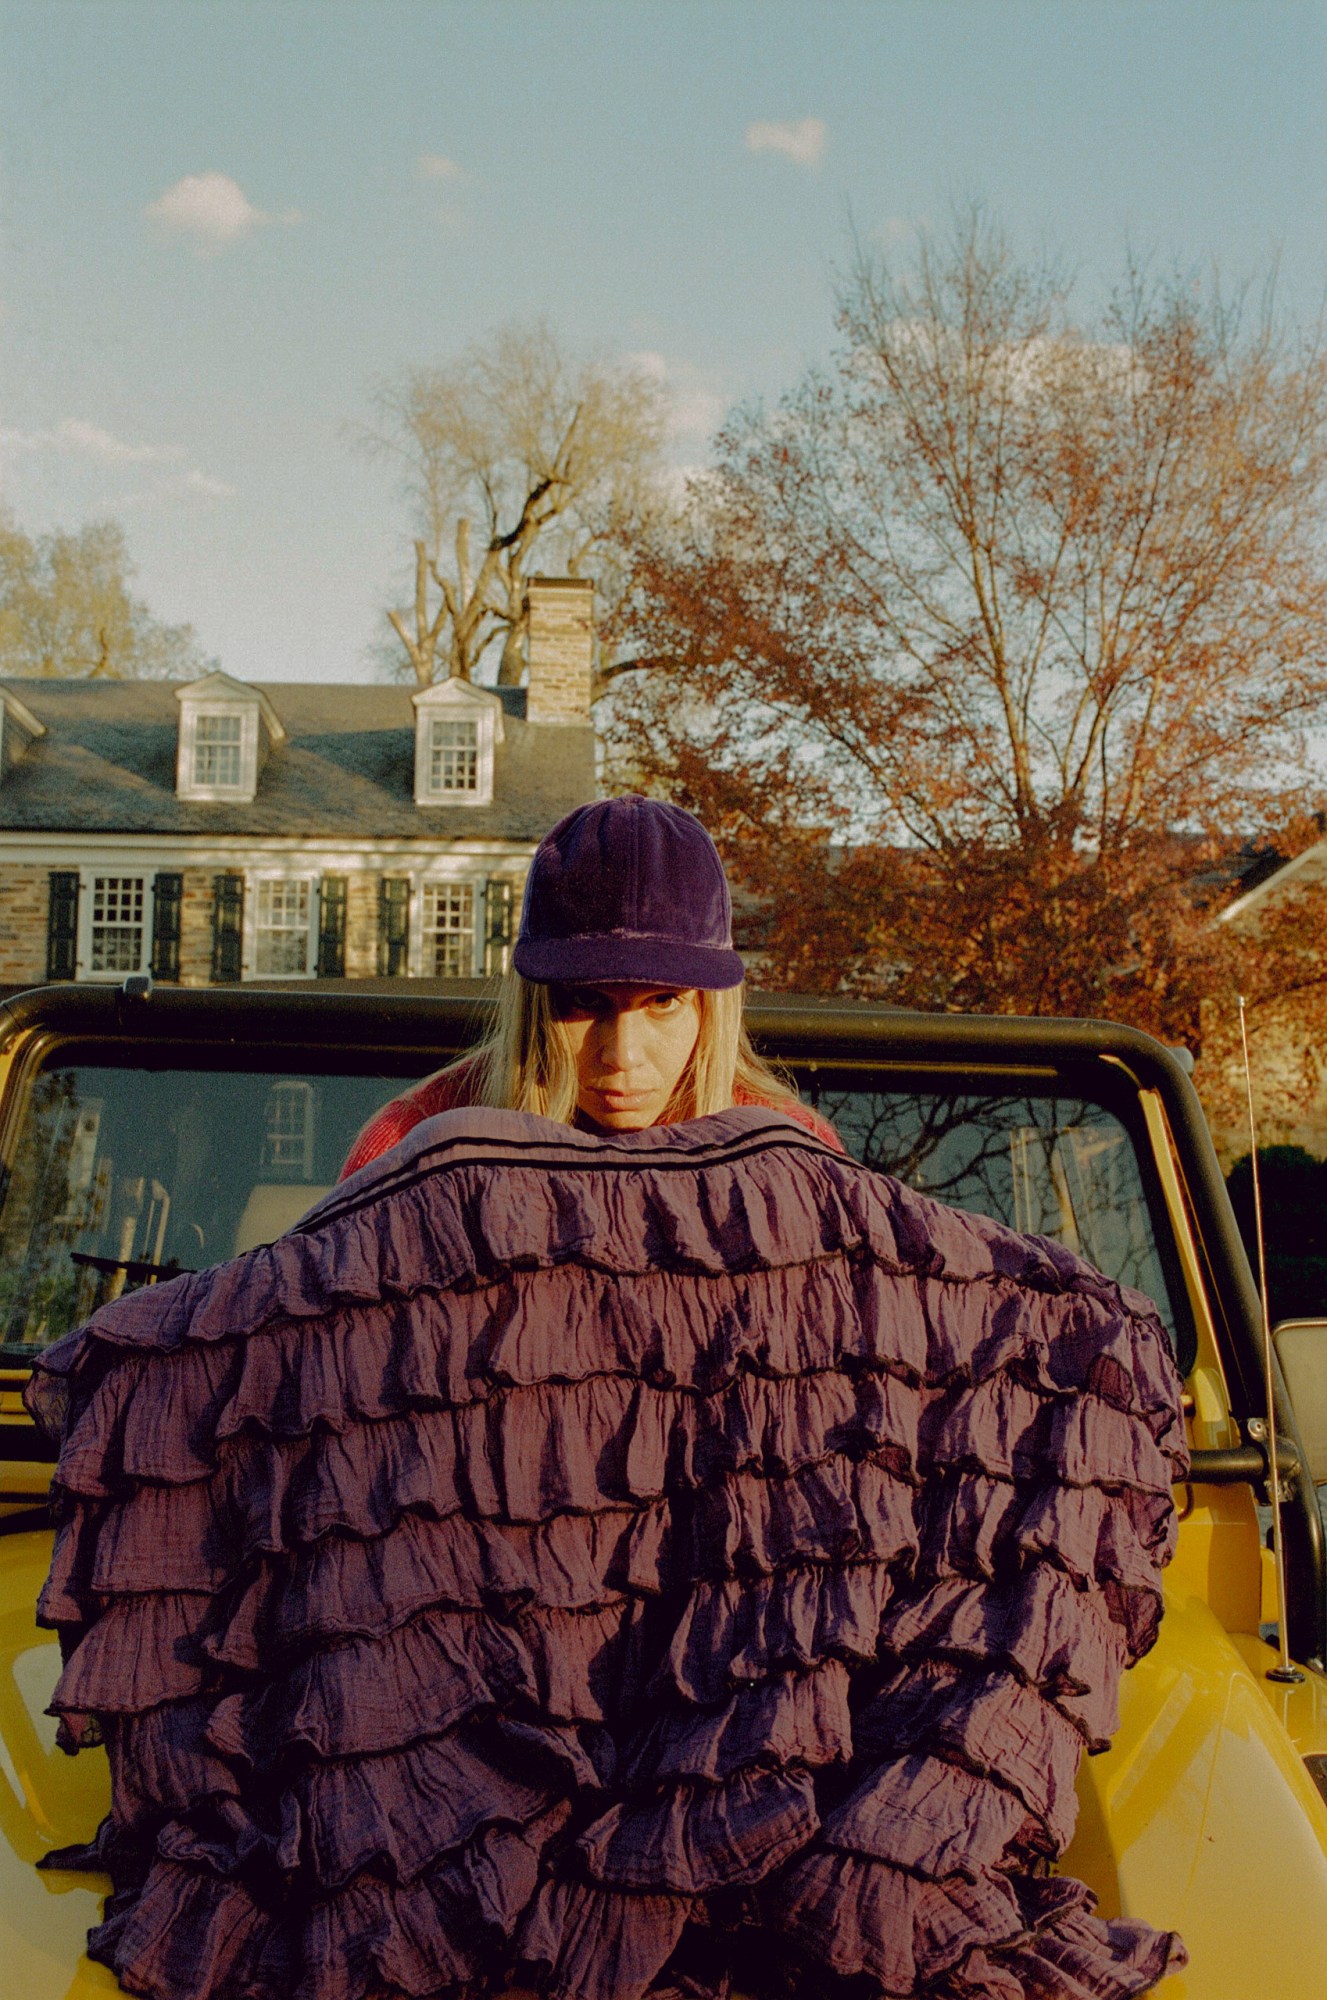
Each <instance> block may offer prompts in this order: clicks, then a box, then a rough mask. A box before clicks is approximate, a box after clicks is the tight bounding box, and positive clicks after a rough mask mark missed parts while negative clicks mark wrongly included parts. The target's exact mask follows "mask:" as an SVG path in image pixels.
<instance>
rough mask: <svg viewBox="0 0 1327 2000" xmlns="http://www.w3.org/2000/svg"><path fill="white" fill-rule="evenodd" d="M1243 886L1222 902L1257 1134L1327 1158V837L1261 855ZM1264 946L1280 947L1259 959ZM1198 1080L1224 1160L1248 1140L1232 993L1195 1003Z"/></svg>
mask: <svg viewBox="0 0 1327 2000" xmlns="http://www.w3.org/2000/svg"><path fill="white" fill-rule="evenodd" d="M1260 859H1261V865H1260V866H1258V867H1255V868H1251V869H1249V870H1247V871H1245V872H1244V881H1245V882H1246V883H1247V885H1248V886H1247V887H1245V888H1244V890H1243V892H1242V894H1240V895H1239V896H1237V897H1236V898H1235V900H1234V901H1233V902H1231V903H1228V904H1227V905H1226V907H1225V909H1223V910H1222V912H1221V914H1220V916H1219V918H1218V919H1217V921H1218V923H1219V924H1220V925H1222V926H1223V927H1224V928H1225V929H1227V930H1228V931H1229V933H1230V934H1231V941H1232V942H1233V943H1234V945H1235V948H1236V951H1237V954H1238V956H1239V958H1240V960H1241V961H1242V969H1241V972H1240V975H1239V976H1240V980H1241V983H1242V984H1243V985H1244V988H1245V991H1246V994H1247V995H1248V1000H1247V1029H1248V1041H1249V1062H1250V1071H1251V1078H1252V1084H1253V1095H1254V1109H1255V1115H1256V1118H1257V1125H1258V1143H1259V1146H1260V1147H1265V1146H1297V1147H1302V1148H1303V1149H1304V1150H1305V1151H1306V1152H1309V1153H1312V1154H1313V1155H1314V1156H1315V1157H1317V1158H1319V1159H1324V1158H1327V951H1325V950H1324V940H1325V939H1327V839H1320V840H1316V841H1314V842H1313V843H1312V844H1311V845H1310V846H1308V847H1306V848H1304V849H1303V850H1302V852H1300V853H1299V854H1297V855H1295V856H1294V858H1293V859H1290V860H1287V859H1285V858H1284V857H1283V856H1276V855H1264V856H1262V857H1260ZM1266 948H1270V949H1271V950H1272V951H1276V950H1277V949H1278V948H1279V950H1280V951H1281V952H1282V953H1284V954H1286V956H1285V957H1283V958H1282V959H1281V960H1280V962H1278V961H1277V960H1276V959H1275V958H1272V959H1268V960H1266V961H1264V962H1260V960H1262V954H1263V952H1264V950H1265V949H1266ZM1194 1080H1195V1082H1196V1083H1197V1085H1198V1090H1199V1095H1200V1096H1201V1098H1202V1100H1203V1108H1204V1110H1205V1112H1206V1113H1207V1120H1208V1124H1209V1125H1210V1126H1211V1129H1212V1137H1213V1140H1214V1141H1215V1144H1216V1149H1217V1154H1218V1156H1219V1158H1220V1160H1221V1163H1222V1166H1223V1167H1225V1168H1226V1169H1227V1170H1228V1169H1229V1168H1230V1166H1231V1165H1232V1163H1233V1162H1234V1161H1235V1160H1237V1159H1239V1158H1240V1157H1241V1156H1242V1155H1244V1154H1245V1153H1247V1152H1248V1150H1249V1113H1248V1101H1247V1094H1246V1089H1245V1081H1244V1065H1243V1053H1242V1046H1241V1042H1240V1034H1239V1019H1238V1013H1237V1011H1236V1009H1235V1007H1234V1005H1233V1004H1232V1003H1230V1002H1229V1001H1227V1002H1224V1003H1221V1004H1218V1003H1216V1002H1215V1001H1209V1002H1207V1003H1205V1004H1204V1006H1203V1010H1202V1055H1201V1057H1200V1059H1199V1062H1198V1067H1197V1072H1196V1075H1195V1079H1194Z"/></svg>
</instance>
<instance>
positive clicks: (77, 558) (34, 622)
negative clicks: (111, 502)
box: [0, 512, 215, 680]
mask: <svg viewBox="0 0 1327 2000" xmlns="http://www.w3.org/2000/svg"><path fill="white" fill-rule="evenodd" d="M133 575H134V565H133V563H132V562H131V560H130V558H129V552H128V549H127V547H126V545H125V539H124V531H123V529H121V528H120V526H119V525H118V523H117V522H115V521H93V522H89V523H88V525H87V526H86V527H83V528H81V529H79V531H78V532H77V534H68V533H63V532H60V531H58V530H57V531H56V532H55V533H53V534H49V535H38V536H36V537H35V538H33V537H30V536H28V535H25V534H24V533H23V532H22V530H21V529H20V528H19V527H18V526H17V525H16V524H15V522H14V519H13V517H12V515H10V514H8V513H5V512H0V673H6V674H34V675H43V676H47V677H52V676H68V677H69V678H71V679H96V678H104V679H108V680H126V679H147V678H155V677H159V676H164V677H168V678H172V679H174V678H189V677H192V676H197V675H199V674H204V673H206V672H207V671H208V669H209V668H210V667H212V666H214V665H215V661H213V660H210V659H209V658H208V657H207V656H206V655H205V654H204V652H203V650H202V648H201V646H200V645H199V643H198V639H197V637H196V635H195V633H194V630H193V627H192V626H191V625H166V624H163V623H162V622H161V620H160V619H157V618H154V617H153V616H152V613H151V612H150V611H149V610H148V608H147V605H146V604H145V603H144V602H143V601H142V599H141V598H138V597H135V596H134V595H133V594H132V592H131V590H130V588H129V586H130V582H131V580H132V578H133Z"/></svg>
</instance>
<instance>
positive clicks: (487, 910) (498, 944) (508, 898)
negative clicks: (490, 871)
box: [484, 875, 516, 978]
mask: <svg viewBox="0 0 1327 2000" xmlns="http://www.w3.org/2000/svg"><path fill="white" fill-rule="evenodd" d="M515 908H516V885H515V883H514V882H512V881H510V880H509V879H508V877H507V876H505V875H491V876H490V877H489V879H488V881H487V882H486V883H485V885H484V975H485V977H486V978H492V976H493V975H494V974H495V973H498V972H505V971H506V970H507V967H508V965H509V964H510V963H511V941H512V935H513V919H514V916H515Z"/></svg>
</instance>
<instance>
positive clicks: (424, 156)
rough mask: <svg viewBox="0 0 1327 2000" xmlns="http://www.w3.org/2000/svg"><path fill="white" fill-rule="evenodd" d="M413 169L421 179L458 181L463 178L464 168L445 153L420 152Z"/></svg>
mask: <svg viewBox="0 0 1327 2000" xmlns="http://www.w3.org/2000/svg"><path fill="white" fill-rule="evenodd" d="M415 170H416V172H417V173H418V175H419V178H420V179H421V180H422V181H460V180H464V179H465V170H464V168H463V167H461V166H458V164H457V162H456V161H455V160H449V159H448V158H447V155H446V154H445V153H421V154H420V156H419V158H418V160H417V161H416V162H415Z"/></svg>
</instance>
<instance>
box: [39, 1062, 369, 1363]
mask: <svg viewBox="0 0 1327 2000" xmlns="http://www.w3.org/2000/svg"><path fill="white" fill-rule="evenodd" d="M142 1056H143V1052H142V1051H141V1050H140V1051H139V1052H138V1062H139V1064H140V1066H139V1067H135V1068H125V1069H121V1068H118V1067H114V1066H112V1065H110V1064H97V1065H93V1064H88V1065H86V1066H85V1065H81V1064H79V1065H75V1066H66V1065H60V1066H56V1067H52V1068H50V1069H48V1070H46V1071H45V1072H44V1073H43V1074H41V1075H40V1076H38V1077H37V1078H36V1079H35V1081H34V1084H33V1087H32V1090H31V1094H30V1095H29V1097H28V1101H27V1105H26V1108H25V1110H24V1114H23V1122H22V1126H21V1129H20V1133H19V1137H18V1144H17V1147H16V1150H15V1154H14V1167H13V1175H12V1178H11V1181H10V1184H9V1188H8V1191H7V1193H6V1195H5V1199H4V1205H3V1208H2V1209H0V1347H3V1348H4V1349H6V1350H8V1352H9V1354H10V1356H11V1358H14V1357H17V1358H19V1359H22V1358H23V1357H24V1356H25V1355H30V1354H31V1353H33V1352H34V1351H35V1350H36V1349H38V1348H42V1347H46V1346H49V1344H50V1343H51V1342H52V1341H54V1340H58V1339H59V1338H60V1336H61V1335H62V1334H63V1333H67V1332H68V1331H69V1329H70V1327H73V1326H77V1325H78V1324H79V1323H80V1321H82V1320H84V1319H86V1318H87V1317H88V1315H89V1313H91V1312H93V1311H95V1310H96V1308H97V1307H98V1306H99V1305H102V1304H104V1303H105V1301H106V1300H108V1299H112V1298H117V1297H118V1296H119V1295H120V1293H121V1292H125V1291H133V1290H135V1289H136V1288H137V1287H138V1286H139V1285H143V1284H153V1283H155V1282H156V1280H157V1279H158V1278H161V1277H167V1276H170V1275H171V1274H172V1273H173V1272H175V1271H180V1270H202V1269H204V1268H205V1267H206V1266H207V1265H209V1264H215V1263H219V1262H220V1261H221V1260H222V1259H223V1258H226V1257H231V1256H233V1255H234V1254H235V1253H236V1251H237V1250H239V1249H244V1248H249V1247H251V1246H252V1245H253V1244H254V1243H256V1242H263V1241H267V1240H270V1238H271V1237H274V1236H277V1235H280V1234H281V1232H282V1230H283V1229H287V1228H289V1227H290V1225H291V1223H293V1222H294V1221H295V1220H296V1219H297V1218H298V1217H299V1216H300V1215H302V1214H303V1212H304V1210H305V1209H306V1208H309V1207H310V1206H311V1205H312V1204H313V1202H314V1201H316V1200H317V1199H318V1197H319V1196H320V1195H321V1194H322V1193H323V1191H324V1190H325V1189H326V1188H328V1187H330V1186H331V1185H332V1184H333V1183H334V1182H335V1180H336V1178H337V1175H338V1174H339V1173H340V1171H341V1166H342V1163H343V1161H344V1159H345V1156H346V1154H347V1153H348V1152H349V1150H350V1146H351V1143H352V1141H353V1140H354V1138H355V1135H356V1133H357V1132H358V1131H359V1129H360V1127H361V1126H362V1125H363V1124H364V1122H365V1120H366V1119H368V1118H369V1117H371V1116H372V1114H373V1113H374V1112H375V1111H376V1110H377V1109H378V1108H379V1107H380V1106H381V1105H382V1104H383V1103H384V1101H385V1100H386V1099H387V1098H388V1097H390V1096H391V1095H392V1093H393V1091H394V1090H396V1089H399V1088H400V1087H401V1086H400V1084H399V1083H393V1082H392V1081H391V1080H390V1079H388V1078H386V1077H383V1076H372V1075H370V1076H365V1075H352V1076H316V1075H303V1076H300V1075H294V1076H292V1075H291V1074H290V1073H289V1071H286V1072H281V1071H274V1070H272V1069H271V1068H270V1067H268V1068H266V1069H258V1070H256V1071H252V1072H246V1071H220V1072H214V1071H209V1070H206V1069H198V1068H195V1069H176V1070H171V1069H144V1068H142V1067H141V1062H142Z"/></svg>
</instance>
